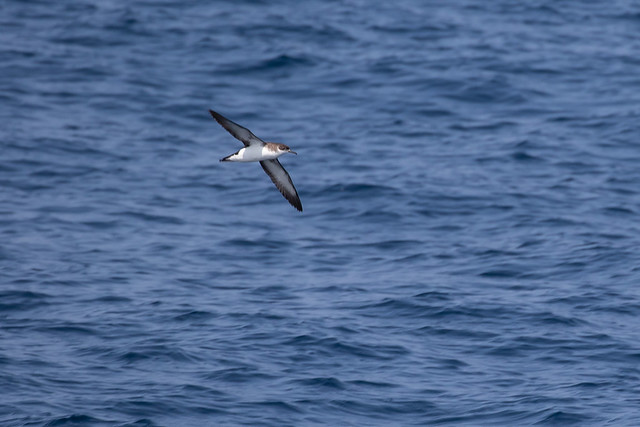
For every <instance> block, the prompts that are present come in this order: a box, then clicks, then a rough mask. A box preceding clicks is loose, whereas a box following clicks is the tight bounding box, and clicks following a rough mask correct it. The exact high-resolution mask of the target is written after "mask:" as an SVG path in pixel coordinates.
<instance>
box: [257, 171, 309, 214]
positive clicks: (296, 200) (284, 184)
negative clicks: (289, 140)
mask: <svg viewBox="0 0 640 427" xmlns="http://www.w3.org/2000/svg"><path fill="white" fill-rule="evenodd" d="M260 166H262V169H264V171H265V172H266V173H267V175H269V177H270V178H271V181H273V183H274V184H275V185H276V187H278V190H280V192H281V193H282V195H283V196H284V198H285V199H287V200H288V201H289V203H291V205H292V206H293V207H294V208H296V209H298V210H299V211H300V212H302V203H300V197H298V192H297V191H296V187H294V186H293V181H291V177H290V176H289V174H288V173H287V171H286V170H284V168H283V167H282V165H281V164H280V162H279V161H278V159H273V160H263V161H261V162H260Z"/></svg>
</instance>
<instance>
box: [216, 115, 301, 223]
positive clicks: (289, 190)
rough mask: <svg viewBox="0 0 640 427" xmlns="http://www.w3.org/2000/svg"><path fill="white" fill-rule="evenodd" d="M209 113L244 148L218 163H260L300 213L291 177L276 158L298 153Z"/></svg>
mask: <svg viewBox="0 0 640 427" xmlns="http://www.w3.org/2000/svg"><path fill="white" fill-rule="evenodd" d="M209 112H210V113H211V115H212V116H213V118H214V119H216V121H217V122H218V123H220V125H221V126H222V127H223V128H225V129H226V130H227V131H228V132H229V133H230V134H231V135H233V136H234V137H235V138H236V139H237V140H239V141H241V142H242V143H243V144H244V148H241V149H240V150H239V151H237V152H235V153H233V154H231V155H229V156H227V157H225V158H222V159H220V161H221V162H260V166H262V169H264V171H265V172H266V173H267V175H269V177H270V178H271V181H273V183H274V184H275V185H276V187H277V188H278V190H280V193H282V195H283V196H284V198H285V199H287V200H288V201H289V203H291V206H293V207H294V208H296V209H298V210H299V211H300V212H302V203H300V197H298V192H297V191H296V187H294V185H293V181H291V177H290V176H289V174H288V173H287V171H286V170H285V169H284V168H283V167H282V165H281V164H280V162H279V161H278V157H280V156H282V155H283V154H285V153H291V154H298V153H296V152H295V151H291V149H290V148H289V147H287V146H286V145H284V144H278V143H276V142H265V141H263V140H261V139H260V138H258V137H257V136H255V135H254V134H253V133H251V131H250V130H249V129H247V128H245V127H242V126H240V125H239V124H237V123H234V122H232V121H231V120H229V119H227V118H225V117H223V116H222V115H221V114H218V113H216V112H215V111H213V110H209Z"/></svg>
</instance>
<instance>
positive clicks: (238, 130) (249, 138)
mask: <svg viewBox="0 0 640 427" xmlns="http://www.w3.org/2000/svg"><path fill="white" fill-rule="evenodd" d="M209 113H211V115H212V116H213V118H214V119H216V121H217V122H218V123H220V125H221V126H222V127H223V128H225V129H226V130H227V132H229V133H230V134H231V135H233V136H234V138H236V139H238V140H240V141H242V143H243V144H244V146H245V147H248V146H250V145H253V144H264V141H262V140H261V139H260V138H258V137H257V136H255V135H254V134H253V133H251V131H250V130H249V129H247V128H245V127H242V126H240V125H239V124H237V123H234V122H232V121H231V120H229V119H227V118H226V117H224V116H222V115H220V114H218V113H216V112H215V111H213V110H209Z"/></svg>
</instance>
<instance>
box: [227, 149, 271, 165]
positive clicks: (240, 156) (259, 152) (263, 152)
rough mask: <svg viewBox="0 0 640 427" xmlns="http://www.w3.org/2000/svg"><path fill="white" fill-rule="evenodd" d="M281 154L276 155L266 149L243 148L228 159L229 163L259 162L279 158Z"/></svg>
mask: <svg viewBox="0 0 640 427" xmlns="http://www.w3.org/2000/svg"><path fill="white" fill-rule="evenodd" d="M281 154H282V153H276V152H274V151H271V150H269V149H268V148H267V147H257V146H255V147H245V148H242V149H241V150H240V151H238V152H237V153H236V154H234V155H233V156H231V157H229V159H228V160H229V161H231V162H260V161H262V160H271V159H276V158H278V157H280V155H281Z"/></svg>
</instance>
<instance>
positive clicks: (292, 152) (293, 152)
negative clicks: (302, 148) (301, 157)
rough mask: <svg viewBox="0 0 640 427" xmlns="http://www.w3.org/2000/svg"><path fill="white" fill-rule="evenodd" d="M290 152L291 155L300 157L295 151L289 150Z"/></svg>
mask: <svg viewBox="0 0 640 427" xmlns="http://www.w3.org/2000/svg"><path fill="white" fill-rule="evenodd" d="M289 152H290V153H291V154H295V155H296V156H297V155H298V153H296V152H295V151H291V150H289Z"/></svg>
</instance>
